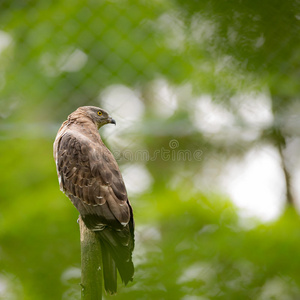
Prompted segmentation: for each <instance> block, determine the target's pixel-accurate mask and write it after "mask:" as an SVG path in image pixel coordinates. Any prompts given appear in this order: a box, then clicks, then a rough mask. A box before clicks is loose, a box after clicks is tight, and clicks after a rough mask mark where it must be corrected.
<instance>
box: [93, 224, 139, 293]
mask: <svg viewBox="0 0 300 300" xmlns="http://www.w3.org/2000/svg"><path fill="white" fill-rule="evenodd" d="M97 233H98V235H99V238H100V241H101V248H102V261H103V262H102V264H103V278H104V287H105V290H106V292H107V293H109V294H114V293H116V291H117V269H118V271H119V274H120V276H121V279H122V281H123V282H124V283H125V285H126V284H127V283H128V282H129V281H132V279H133V273H134V266H133V263H132V258H131V254H132V250H133V247H134V239H133V237H132V236H131V235H129V234H128V233H129V232H128V228H124V229H123V230H120V231H116V230H113V229H111V228H106V229H104V230H102V231H98V232H97Z"/></svg>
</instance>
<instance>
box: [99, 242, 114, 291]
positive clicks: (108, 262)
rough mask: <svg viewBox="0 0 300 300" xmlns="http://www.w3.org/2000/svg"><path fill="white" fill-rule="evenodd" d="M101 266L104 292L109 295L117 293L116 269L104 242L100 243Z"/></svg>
mask: <svg viewBox="0 0 300 300" xmlns="http://www.w3.org/2000/svg"><path fill="white" fill-rule="evenodd" d="M101 250H102V265H103V278H104V288H105V291H106V292H107V293H109V294H111V295H113V294H115V293H116V292H117V267H116V263H115V261H114V259H113V258H112V256H111V254H110V252H109V250H108V249H107V247H106V246H105V244H104V242H101Z"/></svg>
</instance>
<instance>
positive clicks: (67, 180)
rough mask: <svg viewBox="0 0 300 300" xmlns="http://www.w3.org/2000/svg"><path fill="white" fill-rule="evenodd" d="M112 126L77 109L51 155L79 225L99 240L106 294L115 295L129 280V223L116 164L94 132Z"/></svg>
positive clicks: (97, 111) (94, 112)
mask: <svg viewBox="0 0 300 300" xmlns="http://www.w3.org/2000/svg"><path fill="white" fill-rule="evenodd" d="M108 123H111V124H116V122H115V120H114V119H112V118H111V117H110V116H109V114H108V113H107V112H106V111H105V110H103V109H101V108H99V107H95V106H83V107H79V108H78V109H77V110H76V111H74V112H73V113H71V114H70V115H69V116H68V119H67V120H66V121H65V122H63V124H62V126H61V127H60V129H59V130H58V133H57V136H56V139H55V142H54V145H53V153H54V159H55V163H56V169H57V175H58V180H59V185H60V189H61V190H62V191H63V192H64V193H65V194H66V195H67V196H68V197H69V198H70V200H71V201H72V203H73V204H74V205H75V207H76V208H77V210H78V211H79V213H80V215H81V218H82V220H83V222H84V224H85V225H86V226H87V228H89V229H90V230H92V231H94V232H95V233H96V234H97V236H98V237H99V239H100V242H101V249H102V261H103V277H104V287H105V290H106V291H107V292H108V293H110V294H114V293H115V292H116V291H117V272H116V269H118V271H119V273H120V276H121V279H122V281H123V282H124V283H125V284H127V283H128V282H129V281H132V279H133V273H134V266H133V263H132V251H133V248H134V220H133V213H132V208H131V205H130V202H129V200H128V198H127V192H126V188H125V185H124V182H123V179H122V175H121V173H120V170H119V167H118V164H117V162H116V160H115V158H114V156H113V155H112V154H111V152H110V151H109V150H108V149H107V148H106V146H105V145H104V143H103V142H102V140H101V137H100V135H99V132H98V129H99V128H100V127H101V126H103V125H105V124H108Z"/></svg>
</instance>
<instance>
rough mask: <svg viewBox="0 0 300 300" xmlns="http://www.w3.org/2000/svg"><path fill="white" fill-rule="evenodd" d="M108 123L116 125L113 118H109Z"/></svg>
mask: <svg viewBox="0 0 300 300" xmlns="http://www.w3.org/2000/svg"><path fill="white" fill-rule="evenodd" d="M108 123H110V124H115V125H116V124H117V123H116V121H115V120H114V119H113V118H110V119H109V121H108Z"/></svg>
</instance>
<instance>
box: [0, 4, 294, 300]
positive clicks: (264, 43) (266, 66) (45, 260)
mask: <svg viewBox="0 0 300 300" xmlns="http://www.w3.org/2000/svg"><path fill="white" fill-rule="evenodd" d="M0 16H1V21H0V155H1V161H0V169H1V175H0V183H1V189H0V200H1V201H0V269H1V271H0V299H5V300H6V299H8V300H14V299H25V300H27V299H28V300H40V299H43V300H47V299H49V300H50V299H51V300H53V299H63V300H66V299H79V297H80V286H79V282H80V278H79V277H80V242H79V228H78V224H77V223H76V220H77V218H78V213H77V211H76V210H75V208H74V207H73V206H72V204H71V203H70V201H69V200H68V199H67V197H66V196H64V195H63V194H62V193H61V192H60V191H59V187H58V182H57V176H56V171H55V164H54V161H53V158H52V142H53V140H54V137H55V134H56V132H57V130H58V128H59V124H60V123H61V122H62V121H63V120H65V119H66V116H67V115H68V114H69V113H70V112H71V111H73V110H74V109H76V108H77V107H78V106H82V105H98V104H99V98H101V97H102V93H103V91H105V90H106V89H107V88H108V87H111V86H115V85H116V84H122V85H125V86H126V87H130V88H131V91H133V92H134V93H136V94H138V95H139V101H140V102H141V105H143V109H144V110H145V113H144V116H143V117H142V118H141V119H140V120H138V121H134V122H135V123H134V126H133V127H134V130H133V129H132V127H131V128H130V129H128V128H125V130H124V131H122V132H121V134H120V135H121V138H120V136H119V139H120V140H121V142H120V145H121V146H120V145H118V144H117V147H116V148H117V149H119V148H121V147H123V148H126V149H127V148H128V149H131V150H132V149H135V148H138V146H141V147H144V148H145V150H147V151H149V152H150V153H153V152H154V151H155V150H157V149H162V148H166V149H170V147H169V142H170V140H171V139H176V141H179V146H178V149H176V150H186V149H189V150H190V151H196V150H199V149H200V150H201V151H203V154H202V156H201V160H198V161H195V160H192V161H182V160H181V161H174V160H173V159H169V160H166V159H165V160H164V159H162V157H159V158H158V159H156V160H153V161H151V160H148V161H146V162H145V161H142V162H141V164H142V165H143V166H145V167H147V170H148V171H149V172H150V174H151V176H152V179H153V184H152V185H151V187H150V189H149V190H148V191H146V192H145V191H144V192H143V193H141V194H138V195H130V200H131V202H132V204H133V207H134V212H135V220H136V250H135V252H134V262H135V264H136V275H135V279H134V282H133V283H130V284H129V286H128V287H123V286H122V284H121V283H120V285H119V293H118V294H117V295H116V296H115V297H114V298H115V299H183V300H189V299H190V300H191V299H201V300H206V299H224V300H225V299H258V300H265V299H266V300H267V299H289V300H290V299H292V300H293V299H295V300H296V299H298V298H299V294H300V291H299V289H300V275H299V271H298V269H299V268H298V265H299V264H300V261H299V258H298V253H299V250H300V249H299V247H300V246H299V243H298V241H299V229H298V228H299V217H298V215H297V214H296V213H295V212H294V211H290V210H287V211H285V213H284V214H283V216H282V217H281V218H280V219H279V220H278V221H276V222H274V223H270V224H266V225H259V223H258V222H256V221H253V222H251V224H250V225H251V226H252V227H251V226H250V225H249V224H248V225H249V226H248V227H247V226H245V225H244V224H243V219H242V218H241V217H240V216H239V215H238V213H237V212H236V209H235V207H234V206H233V205H232V204H231V202H230V201H229V199H227V198H226V197H225V196H223V195H220V194H219V193H218V192H217V188H216V190H211V191H209V192H205V193H204V192H201V190H200V188H199V187H198V183H199V184H200V182H198V181H200V180H198V178H199V173H198V174H196V172H200V171H201V172H202V173H200V175H201V176H208V175H206V173H205V172H203V168H205V167H206V166H207V165H206V163H207V161H209V159H211V158H213V160H214V162H216V164H217V163H219V164H223V161H222V159H224V157H225V159H227V158H228V157H230V156H232V155H242V154H243V153H244V152H245V149H249V148H250V147H251V146H253V144H256V143H257V140H258V141H261V140H264V141H268V142H269V141H272V142H273V144H274V145H277V146H278V144H280V145H285V142H286V136H288V137H289V138H290V140H291V141H294V139H295V138H296V137H297V135H298V136H299V130H298V129H297V130H294V131H292V130H290V129H289V127H288V126H287V127H283V125H284V124H285V121H286V120H290V119H292V120H294V119H295V118H294V119H293V118H290V117H289V116H290V115H291V114H294V116H295V112H297V111H299V109H297V107H296V104H297V101H298V98H299V83H298V77H299V76H298V75H299V62H300V60H299V51H300V47H299V37H300V35H299V29H300V28H299V26H300V25H299V24H300V23H299V3H298V1H292V0H288V1H284V2H282V1H281V2H280V1H236V0H234V1H223V2H222V1H211V0H210V1H207V0H201V1H181V0H177V1H168V0H155V1H145V0H138V1H133V0H120V1H96V0H82V1H79V0H76V1H70V0H65V1H35V0H32V1H17V0H12V1H1V3H0ZM5 45H6V46H5ZM157 80H165V81H164V85H163V89H162V90H163V92H164V93H167V92H168V93H170V94H172V93H174V95H175V96H176V101H177V102H176V105H177V106H176V108H174V111H175V112H174V113H173V114H172V113H170V114H168V115H167V116H165V115H164V114H159V113H161V111H162V109H161V108H160V106H162V105H163V104H164V103H163V101H165V99H166V98H167V97H164V96H163V95H162V94H159V91H158V88H157V85H155V82H156V81H157ZM167 88H169V90H168V91H167V92H166V90H167ZM264 88H266V89H267V90H268V91H269V92H270V95H269V98H270V101H271V102H272V110H273V117H274V123H273V124H271V125H270V127H268V128H263V129H264V130H261V132H260V131H259V129H257V130H256V131H254V133H255V134H254V136H257V140H255V139H254V140H251V139H250V140H249V139H247V137H249V135H245V136H246V138H245V136H242V137H243V139H241V140H240V139H239V138H238V137H236V135H237V132H242V133H243V129H244V128H246V125H245V122H244V123H243V122H242V121H241V119H242V118H241V116H240V115H239V112H238V108H239V107H238V104H237V103H236V101H234V99H233V98H232V96H233V95H234V96H237V95H239V93H243V92H245V91H246V92H249V91H253V90H262V89H264ZM156 93H157V94H156ZM203 94H204V95H205V94H207V95H212V99H214V100H218V102H215V103H217V105H218V106H220V107H222V108H223V106H224V107H226V109H227V108H228V110H227V112H228V113H231V116H233V118H235V119H234V122H233V124H234V125H232V128H231V129H233V130H232V132H229V134H228V133H227V134H224V131H222V132H221V134H220V135H221V139H217V138H216V136H217V135H218V133H217V132H215V133H214V132H213V133H211V134H208V133H207V132H201V130H199V128H196V126H195V124H194V123H195V122H196V121H197V119H198V116H197V115H196V118H195V116H194V112H196V111H197V109H196V105H195V103H196V100H197V97H199V96H201V95H203ZM99 95H100V96H99ZM170 97H171V96H170ZM125 98H126V97H125ZM110 101H111V102H114V101H115V99H110ZM157 103H158V104H157ZM109 104H110V103H108V105H109ZM126 104H127V102H126V103H125V104H124V106H123V108H122V109H124V110H126ZM129 104H130V103H129ZM155 105H156V106H159V109H160V110H159V111H158V112H159V113H158V112H157V109H155ZM165 105H166V106H167V109H170V110H172V109H171V108H170V107H168V106H170V103H169V102H167V104H165ZM226 105H227V106H226ZM129 106H130V105H129ZM288 109H290V110H291V112H290V111H287V110H288ZM167 112H169V111H168V110H167ZM211 113H212V112H211ZM212 114H213V113H212ZM128 115H130V112H129V113H128ZM129 117H130V116H129ZM209 117H210V116H207V118H208V119H209ZM203 118H204V119H206V116H203ZM195 119H196V120H195ZM236 119H237V120H238V121H240V123H238V122H236ZM298 119H299V118H298V117H297V120H298ZM121 121H123V120H121ZM243 126H244V127H243ZM282 127H283V132H281V129H282ZM296 128H299V126H298V127H297V126H296ZM127 129H128V130H127ZM226 129H227V128H225V133H226ZM250 129H251V128H250ZM252 129H253V128H252ZM254 129H256V128H254ZM118 130H120V131H121V130H122V127H121V128H120V127H118ZM252 133H253V132H252ZM218 137H219V138H220V136H218ZM113 138H114V136H113V134H112V135H111V136H107V140H108V142H110V141H111V140H112V139H113ZM122 138H124V140H122ZM126 138H127V139H126ZM128 138H129V139H128ZM230 138H231V139H230ZM117 140H118V138H117ZM231 140H232V141H233V142H232V141H231ZM122 141H123V143H122ZM124 141H125V142H124ZM130 141H132V143H131V142H130ZM216 141H217V142H216ZM274 141H275V142H274ZM135 142H136V144H137V145H138V146H136V144H135ZM131 144H133V146H132V145H131ZM124 145H125V146H124ZM119 146H120V147H119ZM134 147H135V148H134ZM295 152H296V153H299V151H295ZM220 157H223V158H220ZM225 159H224V160H225ZM122 163H123V161H122V162H121V164H122ZM125 163H126V161H125ZM127 163H128V164H131V163H136V162H135V161H134V162H131V161H129V162H127ZM195 170H196V171H195ZM204 171H205V170H204ZM208 171H210V170H208ZM207 173H209V172H207ZM195 174H196V175H198V176H194V175H195ZM210 176H211V174H210ZM204 179H205V178H204V177H203V180H204ZM201 180H202V178H201ZM253 224H254V225H255V226H254V225H253ZM246 225H247V224H246ZM109 298H110V296H107V295H106V296H105V299H109Z"/></svg>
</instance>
